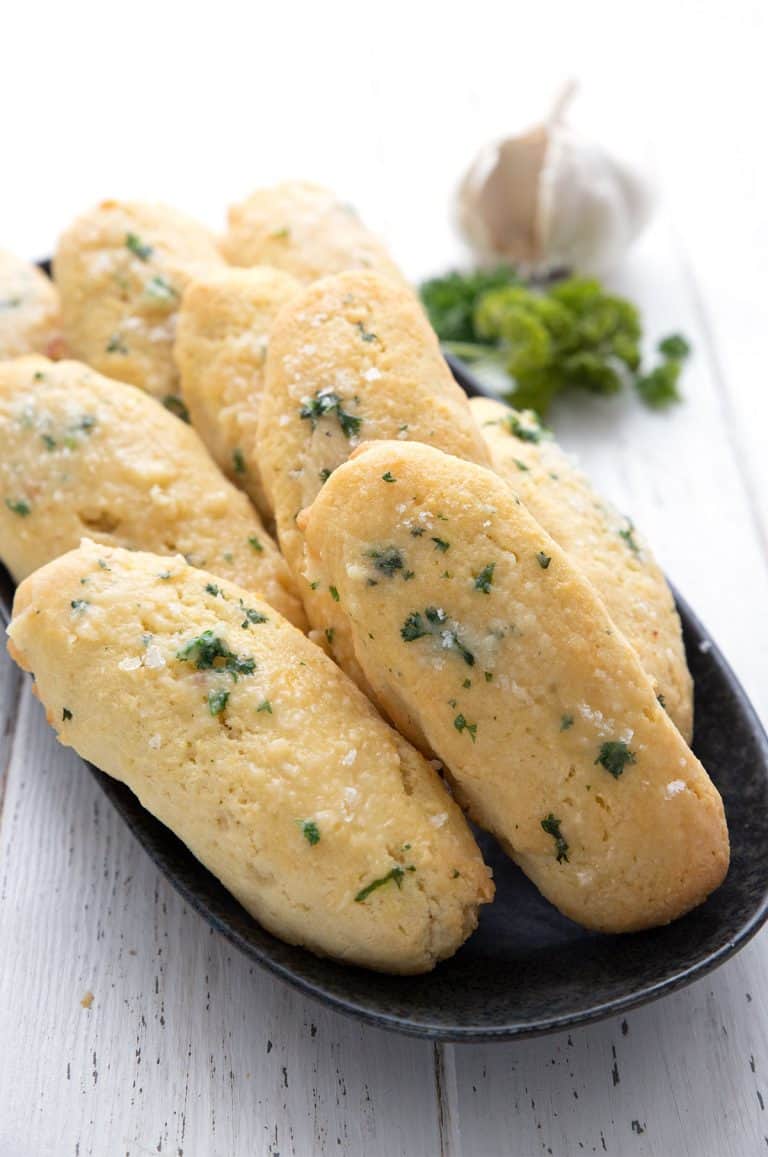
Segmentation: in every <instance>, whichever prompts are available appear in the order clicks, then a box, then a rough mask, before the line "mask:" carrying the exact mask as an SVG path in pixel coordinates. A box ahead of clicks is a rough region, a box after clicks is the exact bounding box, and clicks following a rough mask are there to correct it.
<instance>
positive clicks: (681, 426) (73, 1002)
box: [0, 0, 768, 1157]
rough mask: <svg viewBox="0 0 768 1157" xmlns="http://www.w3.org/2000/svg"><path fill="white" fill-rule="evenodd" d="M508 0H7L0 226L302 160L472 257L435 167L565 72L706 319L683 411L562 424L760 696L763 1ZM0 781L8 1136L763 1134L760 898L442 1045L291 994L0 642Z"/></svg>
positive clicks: (765, 704) (444, 1141) (610, 1150)
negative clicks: (182, 882) (710, 939)
mask: <svg viewBox="0 0 768 1157" xmlns="http://www.w3.org/2000/svg"><path fill="white" fill-rule="evenodd" d="M513 8H514V6H509V5H504V6H503V10H502V6H497V5H494V4H487V3H483V2H482V0H479V2H476V3H474V4H473V5H471V6H469V5H465V6H462V7H461V8H459V6H455V5H451V4H448V5H445V4H443V5H441V6H440V7H439V8H438V7H437V6H433V5H431V4H425V5H423V6H421V7H419V8H418V10H414V9H416V6H415V5H411V6H410V7H409V6H407V5H404V4H400V3H391V4H389V5H387V6H386V8H382V9H379V6H372V7H370V8H366V7H364V6H363V7H361V6H359V5H357V6H352V5H351V4H350V5H346V4H341V3H336V4H324V5H314V6H310V5H308V4H296V3H293V4H290V3H289V4H284V5H283V6H282V7H281V8H280V10H279V12H274V11H269V13H267V11H266V10H263V9H261V8H258V7H257V6H254V8H253V10H251V8H250V6H249V9H248V12H247V13H246V12H245V11H244V10H243V9H242V7H241V6H238V5H234V4H230V3H229V2H228V0H224V2H220V3H218V4H217V5H216V9H215V14H214V13H212V12H211V11H207V12H206V13H205V16H202V15H199V14H197V13H196V10H193V9H192V6H188V5H187V6H184V7H183V8H181V7H180V6H176V5H173V4H170V5H166V6H163V7H161V6H160V5H149V4H144V3H137V4H135V5H133V6H132V7H131V9H130V10H125V11H124V12H123V13H122V19H120V20H118V14H117V10H116V9H110V8H109V7H108V6H104V7H96V6H91V5H88V4H86V3H82V2H79V3H75V4H69V5H59V6H57V7H56V8H55V9H53V8H51V9H50V10H47V9H48V6H47V5H45V6H43V5H36V4H31V5H28V6H26V7H25V8H24V9H23V10H20V11H18V12H14V15H13V18H10V17H6V20H5V24H6V25H10V27H9V28H7V33H8V37H9V40H10V43H6V44H4V49H5V51H4V63H3V70H2V74H1V75H0V96H2V106H3V108H4V109H6V110H7V112H6V118H5V119H4V125H3V132H4V157H5V158H6V160H7V164H6V172H5V174H4V176H5V179H4V181H3V182H1V183H0V186H2V187H1V188H0V244H5V245H7V246H9V247H14V248H16V249H18V250H19V251H21V252H26V253H29V254H30V255H37V254H41V253H43V252H46V251H49V250H50V247H51V245H52V243H53V241H54V239H55V236H56V233H57V231H58V229H59V228H60V227H61V226H63V224H64V223H66V221H67V219H68V218H69V217H70V216H71V215H72V214H73V213H74V212H76V211H77V210H78V209H79V208H81V207H82V206H84V205H86V204H87V203H88V202H89V201H91V200H95V199H98V198H100V197H101V196H106V195H110V194H116V195H123V194H135V195H142V196H150V197H151V196H155V197H158V198H164V199H166V200H168V201H170V202H175V203H177V204H179V205H182V206H184V207H186V208H188V209H189V210H190V211H192V212H195V213H198V214H199V215H200V216H204V217H207V218H208V219H210V220H211V221H212V222H216V221H217V220H219V219H220V216H221V207H222V206H223V205H224V204H225V203H226V202H227V200H229V199H231V198H233V197H234V196H239V195H240V194H242V193H244V192H245V191H246V190H247V189H248V188H249V187H250V186H252V185H255V184H257V183H264V182H267V181H270V180H272V179H275V178H277V177H280V176H283V175H310V176H313V177H315V178H316V179H319V180H323V181H326V182H327V183H330V184H332V185H335V186H336V187H337V188H339V189H340V190H343V191H344V193H345V195H348V196H349V197H350V198H351V199H356V200H357V202H358V204H359V205H360V206H361V208H362V209H363V211H364V213H365V214H366V216H368V217H369V218H370V219H372V220H373V221H374V222H375V223H376V224H378V225H379V226H380V227H382V228H383V229H384V230H385V232H386V233H387V234H388V236H389V238H390V241H391V243H392V245H393V248H394V250H395V253H396V255H397V256H398V258H399V259H400V260H401V262H402V263H403V265H404V266H405V268H406V269H407V270H408V271H409V272H410V273H412V274H413V275H414V276H419V275H421V274H423V273H426V272H429V271H432V270H439V269H440V268H443V267H444V266H445V264H446V263H447V262H449V261H450V260H451V259H452V258H454V256H455V253H456V250H455V241H454V240H453V238H452V235H451V232H450V226H449V222H448V216H447V199H448V191H449V189H450V187H451V185H452V183H453V182H454V181H455V179H456V177H457V175H458V172H459V170H460V168H461V167H462V166H463V164H464V163H465V161H466V160H467V159H468V157H469V156H470V155H471V153H472V150H473V149H474V147H475V146H476V145H477V144H479V143H480V142H481V141H482V140H483V139H485V138H486V137H488V136H489V135H493V134H494V133H495V132H497V131H499V130H501V129H503V128H504V127H505V126H506V125H507V124H509V123H513V122H514V121H515V120H516V119H517V112H518V110H519V109H520V108H521V107H524V108H526V109H527V110H529V111H531V112H534V113H535V111H536V110H537V109H541V108H543V105H542V103H541V101H542V100H544V99H545V97H544V96H543V95H542V96H541V97H539V96H538V95H537V94H539V93H542V94H546V92H547V91H550V92H551V88H552V86H554V85H555V84H556V83H557V82H558V81H559V80H560V79H562V78H563V76H565V75H567V74H568V73H569V72H572V71H575V72H578V73H581V74H582V76H583V77H584V78H585V80H586V81H587V83H588V84H591V86H592V92H593V93H594V95H595V96H596V98H597V104H599V105H601V106H602V107H603V110H604V111H605V110H606V109H608V110H609V111H611V112H612V113H613V114H614V116H615V117H617V116H619V113H621V116H623V115H624V114H625V113H626V115H628V116H629V115H634V118H635V126H636V128H637V126H638V125H639V128H640V132H641V135H644V136H645V137H646V138H647V139H648V140H649V141H650V143H651V146H652V151H653V156H654V160H655V164H656V166H657V169H658V171H659V173H660V176H661V180H662V184H663V188H664V192H665V202H664V210H663V212H662V213H661V214H660V216H659V218H658V219H657V223H656V224H655V225H654V227H653V230H652V231H651V232H650V233H649V234H648V236H647V238H646V239H645V240H644V241H643V242H642V244H641V245H640V246H639V247H638V248H637V250H636V251H635V252H634V254H633V255H632V258H631V260H630V261H629V262H628V263H627V265H626V268H625V269H624V270H623V271H622V273H621V275H620V277H619V278H618V284H619V285H620V286H621V288H623V289H625V290H626V291H627V292H628V293H631V295H632V296H634V297H635V298H636V299H637V300H638V301H639V302H640V303H641V305H642V306H643V309H644V311H645V315H646V318H647V322H648V329H649V333H651V334H655V335H658V334H659V333H661V332H664V331H667V330H669V329H676V328H679V329H681V330H682V331H683V332H685V333H686V334H688V335H690V336H691V338H692V339H693V341H694V345H695V350H696V354H695V358H694V360H693V362H692V365H691V369H690V371H689V373H688V374H687V377H686V380H685V392H686V395H687V403H686V405H684V406H681V407H679V408H678V409H677V410H675V412H674V413H672V414H670V415H667V416H663V417H660V416H657V415H654V414H650V413H648V412H647V411H645V410H643V409H642V408H641V407H640V405H639V404H637V403H635V402H634V400H632V399H625V400H620V401H611V402H600V401H598V400H591V399H578V400H577V401H576V402H574V403H573V404H569V405H567V406H563V407H562V408H561V409H559V410H558V411H557V413H556V414H555V416H554V420H555V425H556V427H557V430H558V433H559V434H560V436H561V438H562V440H563V442H564V443H565V444H566V445H567V446H568V447H569V448H571V449H573V450H575V451H577V452H578V453H579V455H580V457H581V459H582V461H583V462H584V464H585V465H586V466H587V467H588V468H589V470H590V471H591V473H592V474H593V475H594V477H595V479H596V481H597V482H598V484H599V485H600V486H602V488H603V489H604V491H605V492H606V494H608V495H610V497H612V498H613V499H614V500H615V501H616V502H617V503H618V504H619V505H620V506H622V507H623V508H624V509H625V510H627V511H628V512H630V513H631V514H632V516H633V517H634V518H635V519H636V521H637V523H638V524H639V525H640V526H641V527H642V528H643V529H644V530H645V532H646V533H647V534H648V536H649V537H650V538H651V540H652V541H653V542H654V544H655V545H656V548H657V552H658V554H659V556H660V558H661V559H662V561H663V563H664V565H665V567H666V568H667V570H668V572H669V574H670V575H671V576H672V578H673V579H674V580H675V582H676V583H677V584H678V586H679V587H680V588H681V589H682V590H683V591H684V592H685V594H686V596H687V597H688V598H689V600H690V601H691V603H692V604H693V606H694V607H695V608H696V609H697V611H698V612H699V614H700V615H701V617H702V618H703V619H704V621H705V622H706V623H707V624H708V626H709V628H710V630H711V631H712V633H713V635H714V636H715V638H717V639H718V641H719V642H720V644H721V645H722V647H723V648H724V650H725V653H726V655H727V656H728V657H729V658H730V660H731V662H732V663H733V665H734V666H735V668H736V670H737V672H738V674H739V675H740V677H741V678H742V680H743V681H744V683H745V685H746V688H747V690H748V691H749V693H750V694H751V695H752V697H753V699H754V702H755V703H756V705H757V707H758V710H760V711H762V713H763V716H764V717H768V620H767V618H766V614H765V597H766V592H768V582H767V580H768V552H767V551H766V544H767V543H768V518H766V510H767V507H768V433H767V431H768V381H767V380H766V378H767V375H766V365H767V364H768V359H767V356H766V321H767V320H768V318H767V316H766V315H767V313H768V311H767V310H766V308H765V299H766V293H767V290H768V210H767V209H766V206H768V163H767V162H766V145H765V143H764V142H765V133H764V128H763V124H762V118H763V116H764V110H765V108H766V106H767V105H768V86H766V83H765V81H764V80H763V74H764V71H765V64H764V61H765V56H766V47H768V37H767V36H766V30H767V23H766V16H765V12H764V10H761V7H760V6H759V5H758V4H749V3H747V2H745V0H731V2H730V3H729V4H728V5H727V6H725V5H721V4H715V3H712V4H710V3H704V2H701V0H700V2H699V3H696V4H694V3H680V4H677V5H669V4H668V3H666V4H661V3H659V4H655V3H646V4H644V5H643V6H642V8H639V7H638V8H637V9H634V8H633V9H632V10H630V9H629V7H628V6H627V5H620V4H619V5H617V4H614V5H612V6H608V5H604V4H601V3H586V4H581V5H573V4H567V3H565V2H563V3H550V4H545V5H542V6H540V8H539V9H538V10H537V12H536V13H534V14H531V13H526V15H525V17H523V15H522V13H519V14H516V13H515V11H514V10H511V9H513ZM201 12H202V9H201ZM105 13H106V14H107V15H106V16H105ZM75 19H78V20H79V21H80V25H79V28H78V30H77V34H76V35H75V34H74V33H73V21H74V20H75ZM43 29H44V30H45V31H46V32H47V34H48V35H47V40H46V43H41V32H42V30H43ZM217 37H218V43H216V39H217ZM99 38H100V39H99ZM5 39H6V38H5V37H4V40H5ZM67 46H68V47H67ZM628 131H629V130H628ZM0 806H1V809H2V810H1V811H0V1157H46V1155H49V1154H50V1155H52V1157H53V1155H55V1157H64V1155H70V1154H76V1155H80V1157H87V1155H92V1157H112V1155H118V1157H119V1155H122V1154H126V1155H128V1157H139V1155H141V1154H148V1153H163V1154H171V1155H177V1157H198V1155H200V1157H243V1155H246V1154H247V1155H251V1154H270V1155H271V1157H277V1155H278V1154H280V1157H287V1155H288V1154H297V1155H299V1157H307V1155H313V1157H314V1155H315V1154H317V1155H321V1154H322V1155H325V1154H353V1155H358V1154H363V1155H366V1157H368V1155H371V1157H379V1155H380V1157H392V1155H396V1154H402V1155H407V1157H432V1155H435V1157H437V1155H438V1154H439V1155H442V1157H501V1155H507V1154H508V1155H510V1157H536V1155H538V1154H553V1155H555V1157H577V1155H580V1154H582V1153H584V1154H590V1153H597V1154H603V1153H607V1154H613V1155H618V1157H686V1155H691V1157H694V1155H695V1157H752V1155H753V1154H759V1153H762V1152H765V1151H766V1147H768V1112H766V1102H768V1032H767V1029H768V1008H767V1007H766V1005H767V1004H768V936H767V935H766V934H765V933H763V934H762V935H759V936H758V937H757V938H756V939H755V940H754V941H753V942H752V943H751V944H750V945H749V946H748V947H747V948H746V949H745V950H744V951H743V952H742V953H741V954H740V956H738V957H737V958H735V959H733V960H732V961H730V962H729V963H728V964H726V965H725V966H724V967H722V968H721V969H720V970H719V971H718V972H717V973H715V974H713V975H711V976H709V977H707V978H705V979H703V980H701V981H699V982H698V983H697V984H694V985H693V986H692V987H690V988H689V989H687V990H686V991H683V992H680V993H678V994H676V995H674V996H671V997H669V998H667V999H664V1000H662V1001H660V1002H658V1003H656V1004H654V1005H651V1006H648V1007H646V1008H644V1009H642V1010H640V1011H636V1012H633V1013H631V1014H629V1015H627V1016H626V1018H619V1019H615V1020H612V1021H606V1022H604V1023H602V1024H600V1025H596V1026H593V1027H590V1028H587V1029H583V1030H580V1031H576V1032H573V1033H572V1034H570V1035H560V1036H551V1037H548V1038H543V1039H540V1040H537V1041H531V1042H523V1043H519V1044H515V1045H495V1046H481V1045H477V1046H460V1047H459V1046H457V1047H453V1046H433V1045H431V1044H428V1043H422V1042H418V1041H411V1040H407V1039H405V1038H399V1037H397V1036H394V1035H389V1034H386V1033H383V1032H380V1031H377V1030H374V1029H370V1028H364V1027H361V1026H360V1025H358V1024H356V1023H354V1022H352V1021H349V1020H345V1019H344V1018H342V1017H341V1016H338V1015H336V1014H335V1013H332V1012H330V1011H327V1010H325V1009H324V1008H322V1007H320V1006H318V1005H316V1004H314V1003H311V1002H309V1001H307V1000H305V999H304V998H303V997H301V996H299V995H297V994H296V993H294V992H293V991H291V990H290V989H288V988H287V987H286V986H284V985H283V984H282V983H280V982H278V981H276V980H273V979H272V978H271V977H270V976H268V975H267V974H265V973H262V972H260V971H258V970H257V969H255V968H254V967H252V966H251V965H250V964H249V963H248V962H247V961H246V960H245V959H243V958H242V957H241V956H239V955H238V954H237V952H235V951H234V950H233V949H231V948H230V947H229V946H228V945H227V944H226V943H225V942H224V941H223V940H222V939H221V938H220V937H219V936H217V935H214V934H213V933H212V932H210V931H209V929H208V928H207V927H206V925H205V924H204V923H203V922H202V921H201V919H200V918H199V917H198V916H197V915H196V914H195V913H194V912H192V911H190V910H189V909H188V908H187V907H186V906H185V904H184V903H183V902H182V901H181V900H180V899H179V897H178V896H177V895H176V894H175V893H174V892H172V891H171V889H170V887H169V886H168V884H167V883H166V882H165V880H164V879H163V878H162V877H161V876H159V875H158V873H157V871H156V870H155V868H154V867H153V865H152V864H151V862H150V861H149V860H148V858H147V856H146V855H145V854H144V853H143V852H142V851H141V850H140V848H139V847H138V846H137V845H136V844H135V842H134V840H133V838H132V837H131V835H130V834H129V833H128V832H127V831H126V830H125V828H124V826H123V824H122V821H121V820H119V819H118V818H117V817H116V815H115V814H113V812H112V810H111V807H110V805H109V804H108V803H107V802H106V800H105V799H104V798H103V797H102V795H101V793H100V790H99V788H98V786H97V784H96V783H95V782H94V780H93V779H92V778H91V776H90V774H89V773H88V772H87V771H86V770H85V768H84V767H83V766H82V765H81V764H80V762H79V761H78V759H77V758H76V757H75V756H73V755H72V754H71V753H67V752H65V751H63V750H61V749H59V748H58V747H57V745H56V742H55V740H54V738H53V734H52V732H51V731H50V730H49V729H48V728H47V727H46V725H45V722H44V720H43V717H42V713H41V711H40V709H39V707H38V705H37V704H36V703H35V702H33V700H32V698H31V696H30V689H29V686H28V684H27V683H26V682H23V681H22V680H20V678H19V677H18V675H17V674H16V672H15V671H14V670H13V669H12V667H11V665H10V663H9V662H8V660H7V659H5V658H0Z"/></svg>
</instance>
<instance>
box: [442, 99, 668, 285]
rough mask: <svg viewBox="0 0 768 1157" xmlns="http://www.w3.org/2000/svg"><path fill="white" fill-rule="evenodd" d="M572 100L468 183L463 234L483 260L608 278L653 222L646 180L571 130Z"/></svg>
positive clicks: (498, 150)
mask: <svg viewBox="0 0 768 1157" xmlns="http://www.w3.org/2000/svg"><path fill="white" fill-rule="evenodd" d="M572 95H573V88H572V87H569V88H568V89H567V90H566V91H565V93H564V94H563V96H562V97H561V98H560V99H559V101H558V103H557V105H556V107H555V110H554V111H553V113H552V114H551V115H550V117H549V118H548V120H546V121H545V122H543V123H542V124H539V125H536V126H535V127H534V128H532V129H530V130H528V131H527V132H525V133H523V134H521V135H519V136H513V137H508V138H506V139H505V140H502V141H498V142H495V143H494V144H491V145H488V146H486V147H485V148H484V149H483V150H481V152H480V153H479V155H478V156H477V157H476V159H475V160H474V162H473V163H472V165H471V166H470V168H469V170H468V172H467V174H466V175H465V177H464V179H463V181H462V182H461V186H460V188H459V192H458V197H457V209H458V221H459V227H460V229H461V231H462V232H463V234H464V236H465V237H466V239H467V241H468V242H469V244H470V245H471V246H472V248H473V249H474V250H475V252H476V253H477V255H478V257H479V258H480V259H481V260H483V261H492V260H496V261H499V260H503V261H509V262H511V263H513V264H523V265H529V266H541V265H553V264H557V265H559V264H565V265H569V266H573V267H574V268H575V269H578V270H579V271H582V272H588V273H604V272H606V271H607V270H608V269H610V268H611V267H612V266H614V265H616V264H617V263H618V261H619V260H620V259H621V257H622V256H623V255H624V253H625V252H626V250H627V249H628V247H629V246H630V245H631V243H632V242H633V241H634V240H635V238H636V237H637V236H638V235H639V233H640V232H641V231H642V229H643V228H644V227H645V225H646V224H647V222H648V220H649V219H650V216H651V213H652V209H653V201H654V197H653V193H652V189H651V185H650V183H649V181H648V180H647V179H646V178H645V176H644V175H643V174H642V173H640V171H639V170H638V169H636V168H635V167H633V166H631V165H629V164H628V163H626V162H624V161H622V160H620V159H619V158H618V157H616V156H614V155H612V154H611V153H610V152H609V151H608V150H607V149H606V148H604V147H603V146H601V145H600V144H598V143H596V142H594V141H590V140H589V139H587V138H585V137H583V136H582V135H581V134H579V133H578V132H576V130H574V129H573V128H572V127H571V126H570V125H568V124H566V123H565V121H564V112H565V108H566V106H567V104H568V103H569V101H570V99H571V97H572Z"/></svg>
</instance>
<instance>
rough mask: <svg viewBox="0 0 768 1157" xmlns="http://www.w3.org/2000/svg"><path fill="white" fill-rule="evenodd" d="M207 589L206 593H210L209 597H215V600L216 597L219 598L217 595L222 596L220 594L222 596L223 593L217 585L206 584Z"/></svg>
mask: <svg viewBox="0 0 768 1157" xmlns="http://www.w3.org/2000/svg"><path fill="white" fill-rule="evenodd" d="M205 589H206V591H207V592H208V594H209V595H213V597H214V598H216V596H217V595H220V594H221V591H220V589H219V588H218V587H217V586H216V583H206V584H205Z"/></svg>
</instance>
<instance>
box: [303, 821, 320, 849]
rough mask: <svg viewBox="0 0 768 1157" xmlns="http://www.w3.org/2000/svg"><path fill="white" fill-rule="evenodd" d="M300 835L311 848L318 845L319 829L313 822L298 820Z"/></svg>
mask: <svg viewBox="0 0 768 1157" xmlns="http://www.w3.org/2000/svg"><path fill="white" fill-rule="evenodd" d="M299 822H300V824H301V834H302V835H303V836H304V839H305V840H306V841H307V843H308V844H311V845H312V847H314V846H315V844H319V843H320V829H319V828H318V826H317V824H316V823H315V821H314V820H300V821H299Z"/></svg>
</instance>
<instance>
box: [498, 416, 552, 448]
mask: <svg viewBox="0 0 768 1157" xmlns="http://www.w3.org/2000/svg"><path fill="white" fill-rule="evenodd" d="M507 425H508V426H509V432H510V434H514V436H515V437H516V438H519V439H520V441H521V442H540V441H541V439H542V438H543V437H545V435H546V433H547V431H546V430H545V429H544V427H543V426H540V425H539V423H538V422H537V421H535V419H534V416H533V414H527V415H526V420H525V422H522V421H521V420H520V415H519V414H510V415H509V417H508V418H507Z"/></svg>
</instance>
